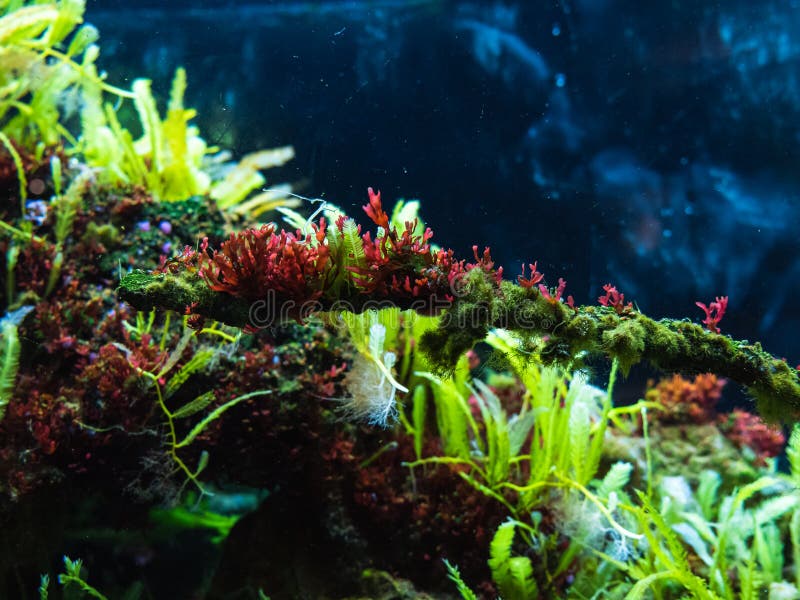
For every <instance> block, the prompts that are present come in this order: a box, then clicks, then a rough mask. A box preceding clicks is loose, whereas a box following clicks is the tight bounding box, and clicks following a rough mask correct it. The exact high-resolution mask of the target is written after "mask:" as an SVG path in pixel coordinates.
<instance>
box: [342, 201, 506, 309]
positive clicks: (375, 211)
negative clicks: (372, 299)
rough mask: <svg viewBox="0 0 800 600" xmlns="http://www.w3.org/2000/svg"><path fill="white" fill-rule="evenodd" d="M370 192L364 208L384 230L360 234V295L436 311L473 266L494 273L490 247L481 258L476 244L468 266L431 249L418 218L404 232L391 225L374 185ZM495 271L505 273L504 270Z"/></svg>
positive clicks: (357, 272)
mask: <svg viewBox="0 0 800 600" xmlns="http://www.w3.org/2000/svg"><path fill="white" fill-rule="evenodd" d="M368 192H369V204H367V205H365V206H364V211H365V212H366V213H367V216H368V217H370V219H372V221H373V222H374V223H375V224H376V225H378V226H379V227H381V231H380V232H379V234H378V237H377V238H376V239H374V240H373V238H372V234H371V233H370V232H367V233H365V234H364V235H363V236H362V238H361V239H362V245H363V249H364V256H365V259H366V266H364V267H349V270H350V271H351V272H352V274H353V279H354V280H355V283H356V287H357V288H358V289H359V291H361V292H362V293H364V294H368V295H371V296H376V297H380V298H384V297H385V298H392V299H393V300H395V301H397V300H403V299H405V300H408V301H411V302H412V303H413V302H414V301H415V300H418V301H420V303H419V305H418V306H416V308H417V309H418V310H428V311H429V310H435V307H436V306H437V305H438V306H440V307H441V306H442V305H443V304H444V303H449V302H451V301H452V300H453V297H454V294H456V293H457V292H458V285H459V281H460V278H461V277H462V276H463V275H464V274H465V273H466V272H468V271H469V270H471V269H473V268H475V267H481V268H483V269H485V270H487V272H489V271H493V266H494V263H493V262H492V259H491V255H490V253H489V249H488V248H487V249H486V250H485V251H484V254H483V256H482V257H479V256H478V253H477V246H476V247H475V248H474V251H475V260H476V262H475V263H474V264H471V263H470V264H465V262H464V261H463V260H461V261H456V260H455V259H454V258H453V251H452V250H444V249H440V250H437V251H436V252H434V251H433V250H432V248H431V245H430V240H431V238H432V237H433V232H432V231H431V230H430V228H427V229H425V231H424V232H423V233H422V235H415V234H414V231H415V230H416V229H417V222H416V221H412V222H407V223H405V227H404V229H403V230H402V232H399V231H398V230H397V228H395V227H391V226H390V225H389V217H388V216H387V214H386V212H385V211H384V210H383V207H382V205H381V196H380V192H374V191H373V190H372V188H369V190H368ZM497 272H498V273H502V271H501V270H498V271H497ZM501 276H502V275H501ZM437 300H438V301H439V302H437Z"/></svg>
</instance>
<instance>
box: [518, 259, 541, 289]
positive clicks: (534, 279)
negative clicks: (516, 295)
mask: <svg viewBox="0 0 800 600" xmlns="http://www.w3.org/2000/svg"><path fill="white" fill-rule="evenodd" d="M537 264H538V261H536V262H534V263H533V264H528V267H530V270H531V276H530V277H527V278H526V277H525V263H522V275H517V283H519V284H520V286H522V287H524V288H527V289H530V288H532V287H533V286H535V285H537V284H538V283H539V282H541V281H542V279H544V275H543V274H542V273H539V271H537V270H536V265H537Z"/></svg>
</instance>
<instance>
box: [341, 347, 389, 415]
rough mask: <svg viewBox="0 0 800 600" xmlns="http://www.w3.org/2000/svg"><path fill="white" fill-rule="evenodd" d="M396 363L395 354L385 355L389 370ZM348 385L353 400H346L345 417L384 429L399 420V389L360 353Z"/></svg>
mask: <svg viewBox="0 0 800 600" xmlns="http://www.w3.org/2000/svg"><path fill="white" fill-rule="evenodd" d="M394 361H395V356H394V354H393V353H392V352H386V353H385V354H384V363H385V364H386V366H387V367H389V368H391V365H393V364H394ZM344 384H345V386H346V387H347V390H348V391H349V392H350V398H346V399H344V400H343V401H342V406H341V407H340V411H341V412H342V414H343V415H344V416H345V418H347V419H350V420H353V421H363V422H365V423H368V424H370V425H379V426H381V427H388V426H389V424H390V423H392V422H394V421H395V420H396V419H397V405H396V402H395V393H396V389H395V387H394V385H392V382H391V381H390V380H389V378H388V377H386V375H384V373H383V371H382V370H381V369H380V368H379V367H378V365H377V364H376V363H375V360H374V359H372V358H368V357H366V356H364V355H361V354H359V355H358V356H357V357H356V359H355V361H353V367H352V368H351V369H350V372H349V373H348V374H347V377H345V380H344Z"/></svg>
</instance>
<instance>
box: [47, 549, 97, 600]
mask: <svg viewBox="0 0 800 600" xmlns="http://www.w3.org/2000/svg"><path fill="white" fill-rule="evenodd" d="M82 570H83V561H82V560H81V559H80V558H77V559H75V560H72V559H71V558H70V557H68V556H66V555H65V556H64V572H63V573H61V574H59V576H58V583H60V584H61V585H62V586H63V587H64V591H65V593H68V592H69V591H70V590H75V591H76V592H78V595H79V596H78V597H82V598H95V600H107V596H105V595H103V594H102V593H100V591H99V590H98V589H97V588H95V587H94V586H92V585H89V583H88V582H87V581H86V579H84V576H83V574H82V573H81V571H82ZM45 577H46V576H45ZM48 581H49V580H48ZM44 592H45V594H44V595H45V597H47V586H46V585H45V586H44ZM39 594H40V597H41V594H42V588H41V586H40V588H39Z"/></svg>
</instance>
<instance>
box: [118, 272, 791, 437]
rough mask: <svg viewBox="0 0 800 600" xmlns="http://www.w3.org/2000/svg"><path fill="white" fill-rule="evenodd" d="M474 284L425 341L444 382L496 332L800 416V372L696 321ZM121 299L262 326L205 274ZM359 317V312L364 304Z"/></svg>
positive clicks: (553, 352) (552, 353)
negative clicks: (732, 388) (737, 390)
mask: <svg viewBox="0 0 800 600" xmlns="http://www.w3.org/2000/svg"><path fill="white" fill-rule="evenodd" d="M465 283H466V285H465V286H464V293H463V294H462V295H461V296H460V297H457V298H455V299H454V301H453V302H452V304H450V305H449V307H448V308H447V309H446V310H445V311H444V312H443V314H442V316H441V318H440V324H439V327H438V328H437V329H435V330H433V331H429V332H427V333H426V334H425V335H424V336H423V337H422V339H421V340H420V347H421V348H422V349H423V350H424V351H425V352H426V354H427V355H428V358H429V360H430V362H431V364H432V366H433V367H434V369H436V370H438V371H440V372H451V371H452V370H453V369H454V368H455V365H456V364H457V362H458V359H459V358H460V357H461V356H462V355H463V354H464V352H466V351H467V350H469V349H470V348H472V347H473V346H474V345H475V344H476V343H478V342H480V341H482V340H484V339H485V338H486V335H487V334H488V332H489V331H490V330H491V329H493V328H503V329H508V330H510V331H513V332H515V333H517V334H519V335H521V336H523V337H525V338H527V339H529V340H530V341H531V348H532V349H533V350H534V351H535V352H536V354H538V357H539V359H540V360H541V361H542V362H543V363H544V364H564V365H567V364H569V365H573V366H574V365H575V364H577V363H580V361H581V360H582V358H583V357H584V356H586V355H589V354H593V355H597V354H600V355H604V356H606V357H608V358H609V359H617V360H618V361H619V364H620V368H621V369H622V372H623V373H624V374H627V372H628V371H629V370H630V368H631V367H632V366H633V365H634V364H636V363H639V362H641V361H646V362H649V363H650V364H651V365H653V366H654V367H656V368H658V369H660V370H662V371H666V372H683V373H706V372H712V373H716V374H717V375H720V376H723V377H727V378H728V379H731V380H732V381H735V382H737V383H739V384H740V385H742V386H744V387H745V388H746V389H747V391H748V392H749V393H750V394H751V395H752V396H753V397H754V398H755V399H756V400H757V402H758V409H759V412H760V413H761V415H762V417H764V418H765V419H767V420H771V421H784V422H785V421H790V420H793V419H796V418H798V416H800V376H798V371H797V370H796V369H794V368H793V367H791V366H790V365H789V364H787V363H786V361H785V360H782V359H777V358H775V357H774V356H772V355H770V354H769V353H767V352H765V351H764V350H763V349H762V348H761V345H760V344H759V343H757V342H756V343H750V342H747V341H737V340H734V339H732V338H730V337H728V336H726V335H721V334H716V333H712V332H710V331H708V330H706V329H705V328H704V327H702V326H701V325H698V324H695V323H692V322H690V321H688V320H673V319H661V320H659V321H656V320H653V319H651V318H649V317H647V316H645V315H644V314H642V313H640V312H636V311H633V310H625V311H623V312H622V313H621V314H618V313H617V312H616V311H615V310H614V309H613V308H607V307H602V306H584V307H575V308H570V307H569V306H567V305H565V304H563V303H562V302H558V301H554V300H552V299H548V298H545V297H544V296H543V295H542V294H541V293H540V292H539V291H538V290H536V289H533V288H523V287H521V286H519V285H516V284H514V283H511V282H502V283H501V284H500V285H498V284H497V283H496V281H495V279H494V277H493V276H491V275H488V274H487V273H485V272H484V271H482V270H481V269H473V270H472V271H470V272H469V274H468V276H467V278H466V282H465ZM120 297H121V298H122V299H123V300H125V301H126V302H129V303H130V304H132V305H133V306H135V307H137V308H140V309H149V308H152V307H153V306H160V307H163V308H169V309H172V310H176V311H179V312H183V311H184V309H185V308H186V307H187V306H189V305H192V306H193V312H196V313H199V314H202V315H205V316H208V317H209V318H212V319H215V320H218V321H221V322H223V323H226V324H228V325H233V326H237V327H244V326H245V325H248V324H250V325H258V324H257V323H251V322H250V315H251V310H252V309H253V306H252V305H251V303H248V302H246V301H244V300H241V299H238V298H235V297H233V296H230V295H228V294H223V293H218V292H212V291H211V290H210V289H209V288H208V286H207V285H206V284H205V282H204V281H203V280H202V279H201V278H200V276H199V275H197V273H196V272H191V271H184V272H182V273H180V274H177V275H173V274H157V275H150V274H147V273H144V272H141V271H134V272H133V273H131V274H129V275H127V276H125V277H123V278H122V280H121V281H120ZM354 307H355V310H360V309H359V305H358V304H355V305H354ZM321 308H324V307H321Z"/></svg>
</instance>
